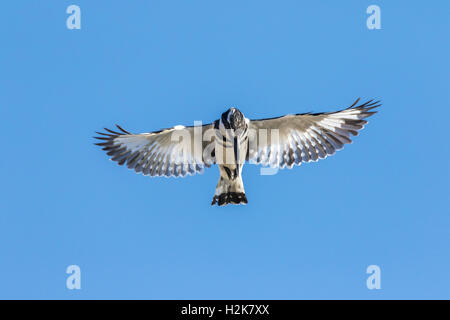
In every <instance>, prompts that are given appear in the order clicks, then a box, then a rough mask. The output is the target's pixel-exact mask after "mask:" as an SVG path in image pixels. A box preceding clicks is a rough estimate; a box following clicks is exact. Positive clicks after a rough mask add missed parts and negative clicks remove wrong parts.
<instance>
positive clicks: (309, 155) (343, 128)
mask: <svg viewBox="0 0 450 320" xmlns="http://www.w3.org/2000/svg"><path fill="white" fill-rule="evenodd" d="M359 100H360V99H357V100H356V101H355V102H354V103H353V104H352V105H351V106H350V107H348V108H346V109H344V110H341V111H336V112H324V113H302V114H296V115H286V116H283V117H278V118H270V119H260V120H250V121H249V129H250V130H253V131H254V132H255V133H253V134H250V135H249V150H248V153H247V160H248V161H249V162H250V163H254V164H261V165H264V166H267V165H270V166H272V167H273V166H275V167H279V168H284V167H288V168H292V166H293V165H300V164H301V163H302V162H310V161H317V160H319V159H325V158H326V157H328V156H330V155H333V154H334V153H335V152H336V150H340V149H342V148H343V147H344V145H345V144H349V143H352V140H351V137H352V136H357V135H358V131H359V130H361V129H363V128H364V126H365V125H366V124H367V121H366V120H364V119H365V118H367V117H369V116H371V115H373V114H375V113H376V111H371V110H373V109H375V108H377V107H379V106H380V105H381V104H380V101H374V100H369V101H367V102H365V103H362V104H360V105H357V104H358V102H359ZM262 129H264V130H265V131H264V132H265V133H266V134H267V138H266V139H262V138H260V137H261V136H260V131H261V130H262ZM272 130H278V136H279V139H278V140H279V141H272V140H276V139H273V138H272ZM275 137H276V136H274V138H275Z"/></svg>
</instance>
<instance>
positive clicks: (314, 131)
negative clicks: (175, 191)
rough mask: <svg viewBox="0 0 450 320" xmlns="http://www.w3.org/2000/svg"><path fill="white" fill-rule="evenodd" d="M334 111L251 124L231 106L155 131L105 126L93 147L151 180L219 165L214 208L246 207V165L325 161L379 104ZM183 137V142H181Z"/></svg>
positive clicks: (348, 141)
mask: <svg viewBox="0 0 450 320" xmlns="http://www.w3.org/2000/svg"><path fill="white" fill-rule="evenodd" d="M358 101H359V99H358V100H356V101H355V103H353V104H352V105H351V106H350V107H348V108H347V109H344V110H340V111H336V112H323V113H300V114H289V115H285V116H281V117H277V118H269V119H258V120H250V119H247V118H245V117H244V115H243V114H242V112H241V111H239V110H238V109H236V108H230V109H228V110H227V111H225V112H224V113H223V114H222V116H221V117H220V119H218V120H216V121H214V122H213V123H210V124H206V125H195V126H190V127H185V126H182V125H178V126H175V127H173V128H169V129H163V130H159V131H155V132H149V133H140V134H132V133H130V132H128V131H126V130H124V129H122V127H120V126H119V125H116V126H117V128H118V129H119V131H120V132H116V131H113V130H109V129H107V128H105V130H106V131H107V132H106V133H103V132H97V133H98V134H100V135H102V136H100V137H95V138H97V139H100V140H102V141H101V142H100V143H96V145H99V146H101V147H102V148H103V150H105V151H106V152H107V155H108V156H110V157H111V160H114V161H116V162H118V164H119V165H123V164H126V165H127V167H128V168H130V169H134V170H135V171H136V172H138V173H142V174H144V175H150V176H166V177H170V176H175V177H179V176H181V177H184V176H186V175H194V174H196V173H202V172H203V170H204V167H210V166H211V165H213V164H217V165H218V167H219V171H220V177H219V182H218V183H217V187H216V192H215V194H214V197H213V200H212V203H211V204H212V205H214V204H218V205H219V206H222V205H226V204H229V203H232V204H246V203H247V197H246V195H245V191H244V184H243V182H242V167H243V165H244V163H245V161H247V162H249V163H252V164H261V165H263V166H270V167H272V168H280V169H283V168H286V167H287V168H292V167H293V166H294V165H300V164H301V163H302V162H310V161H317V160H318V159H324V158H326V157H327V156H329V155H332V154H334V153H335V151H336V150H340V149H342V147H343V146H344V144H348V143H351V140H350V135H353V136H356V135H357V134H358V131H359V130H361V129H362V128H363V127H364V125H365V124H366V123H367V121H366V120H364V119H365V118H367V117H369V116H371V115H372V114H374V113H376V111H370V110H372V109H374V108H376V107H379V106H380V105H381V104H380V103H379V101H373V100H370V101H367V102H365V103H363V104H360V105H358V106H357V103H358ZM180 138H181V139H180Z"/></svg>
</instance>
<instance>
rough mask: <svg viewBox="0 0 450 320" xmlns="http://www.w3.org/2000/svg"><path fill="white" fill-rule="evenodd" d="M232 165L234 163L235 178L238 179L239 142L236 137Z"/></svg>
mask: <svg viewBox="0 0 450 320" xmlns="http://www.w3.org/2000/svg"><path fill="white" fill-rule="evenodd" d="M233 142H234V143H233V147H234V163H236V176H237V177H239V142H238V137H234V141H233Z"/></svg>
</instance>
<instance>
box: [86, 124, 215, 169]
mask: <svg viewBox="0 0 450 320" xmlns="http://www.w3.org/2000/svg"><path fill="white" fill-rule="evenodd" d="M116 126H117V128H118V129H119V130H120V132H116V131H112V130H109V129H107V128H105V130H106V133H103V132H97V133H98V134H100V135H102V136H101V137H95V138H96V139H99V140H102V142H100V143H96V145H99V146H101V147H103V150H105V151H106V153H107V155H108V156H111V160H113V161H116V162H117V163H118V164H119V165H123V164H125V163H126V165H127V167H128V168H130V169H134V170H135V171H136V172H138V173H142V174H144V175H150V176H166V177H170V176H175V177H178V176H182V177H184V176H186V175H194V174H196V173H203V170H204V167H205V166H206V167H210V166H211V165H212V164H214V163H215V159H214V152H213V150H214V142H211V141H203V139H202V134H201V133H200V136H198V133H197V131H196V134H195V135H194V128H195V127H184V126H175V127H173V128H170V129H164V130H160V131H157V132H150V133H141V134H132V133H130V132H128V131H126V130H124V129H122V128H121V127H120V126H118V125H116ZM210 128H212V125H211V124H208V125H204V126H201V127H199V129H198V130H199V131H200V132H203V131H204V130H207V129H210ZM194 140H197V141H198V142H197V143H196V142H194ZM197 145H198V146H197Z"/></svg>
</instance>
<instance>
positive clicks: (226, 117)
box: [222, 108, 245, 130]
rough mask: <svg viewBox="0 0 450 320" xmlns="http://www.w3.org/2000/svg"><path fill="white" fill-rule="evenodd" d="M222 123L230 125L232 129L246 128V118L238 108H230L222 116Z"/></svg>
mask: <svg viewBox="0 0 450 320" xmlns="http://www.w3.org/2000/svg"><path fill="white" fill-rule="evenodd" d="M222 122H224V124H226V125H229V126H230V128H231V129H233V130H237V129H243V128H245V118H244V115H243V114H242V112H240V111H239V110H238V109H236V108H230V109H228V110H227V111H225V112H224V113H223V114H222Z"/></svg>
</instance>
